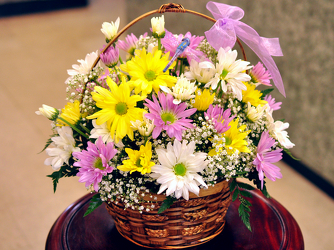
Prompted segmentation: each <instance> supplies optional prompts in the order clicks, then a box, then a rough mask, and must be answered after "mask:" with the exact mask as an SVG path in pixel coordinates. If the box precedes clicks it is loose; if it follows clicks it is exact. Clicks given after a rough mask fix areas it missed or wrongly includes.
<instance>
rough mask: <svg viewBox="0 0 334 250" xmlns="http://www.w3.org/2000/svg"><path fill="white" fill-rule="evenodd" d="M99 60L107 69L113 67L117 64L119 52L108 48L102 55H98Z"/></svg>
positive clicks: (111, 47)
mask: <svg viewBox="0 0 334 250" xmlns="http://www.w3.org/2000/svg"><path fill="white" fill-rule="evenodd" d="M100 58H101V61H102V62H103V63H104V64H105V65H106V66H107V67H110V68H112V67H115V66H116V65H117V63H118V58H119V50H118V48H114V47H113V46H110V47H109V48H108V49H107V50H106V51H105V52H104V53H101V54H100Z"/></svg>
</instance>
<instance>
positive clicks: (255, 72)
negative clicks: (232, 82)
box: [249, 62, 272, 86]
mask: <svg viewBox="0 0 334 250" xmlns="http://www.w3.org/2000/svg"><path fill="white" fill-rule="evenodd" d="M249 75H250V77H251V78H252V80H251V81H252V82H253V83H255V84H256V83H258V84H263V85H267V86H271V84H270V79H272V77H271V75H270V73H269V71H268V70H266V69H265V68H264V67H263V64H262V63H260V62H258V63H257V64H256V65H255V66H254V67H253V69H252V70H251V72H250V73H249Z"/></svg>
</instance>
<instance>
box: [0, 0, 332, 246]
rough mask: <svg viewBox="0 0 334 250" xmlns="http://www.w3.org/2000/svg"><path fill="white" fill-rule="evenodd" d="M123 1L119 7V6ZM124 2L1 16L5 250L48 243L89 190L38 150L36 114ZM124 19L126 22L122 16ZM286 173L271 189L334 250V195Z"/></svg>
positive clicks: (54, 101)
mask: <svg viewBox="0 0 334 250" xmlns="http://www.w3.org/2000/svg"><path fill="white" fill-rule="evenodd" d="M115 6H116V7H115ZM125 14H126V13H125V7H124V2H122V1H120V0H119V1H103V0H95V1H91V4H90V6H89V7H87V8H80V9H71V10H62V11H56V12H50V13H41V14H33V15H25V16H18V17H10V18H2V19H0V58H1V60H0V75H1V81H0V100H1V101H0V103H1V105H0V117H1V120H0V138H1V144H0V159H1V160H0V171H1V174H0V183H1V184H0V185H1V188H0V196H1V206H0V221H1V223H0V249H1V250H2V249H3V250H11V249H21V250H25V249H27V250H28V249H43V248H44V246H45V241H46V237H47V234H48V232H49V230H50V228H51V226H52V224H53V222H54V221H55V220H56V219H57V217H58V216H59V214H60V213H61V212H62V211H63V210H64V209H65V208H66V207H67V206H68V205H70V204H71V203H72V202H74V201H75V200H77V199H78V198H79V197H81V196H82V195H84V194H86V192H87V191H86V189H85V188H84V186H83V185H82V184H80V183H79V182H77V179H76V178H69V179H63V180H60V184H59V187H58V190H57V192H56V193H53V189H52V182H51V179H49V178H46V175H48V174H50V173H51V172H52V169H51V168H50V167H48V166H45V165H43V162H44V159H45V157H46V155H45V153H41V154H38V153H39V152H40V151H41V149H42V148H43V146H44V143H45V142H46V140H47V138H48V136H49V133H50V131H51V130H50V125H49V121H48V120H47V119H45V118H44V117H40V116H37V115H35V111H36V110H37V109H38V108H39V107H40V106H41V104H43V103H44V104H48V105H50V106H54V107H57V108H61V107H63V106H64V103H65V85H64V81H65V79H66V78H67V73H66V70H67V69H69V68H71V65H72V64H74V63H76V60H77V59H82V58H84V57H85V55H86V54H87V53H90V52H92V51H95V50H97V49H99V48H100V47H101V44H102V43H103V40H104V37H103V35H102V33H101V32H100V27H101V24H102V22H103V21H111V20H115V19H116V17H118V16H120V17H121V27H123V26H124V25H125V18H124V17H125ZM122 18H123V22H122ZM278 165H279V167H281V169H282V173H283V176H284V178H283V179H282V180H278V181H276V182H270V183H268V190H269V192H270V194H271V195H272V196H273V197H274V198H275V199H276V200H278V201H279V202H280V203H281V204H282V205H283V206H285V207H286V208H287V209H288V210H289V211H290V213H291V214H292V215H293V216H294V218H295V219H296V221H297V222H298V224H299V225H300V228H301V230H302V233H303V236H304V241H305V246H306V249H308V250H313V249H316V250H319V249H320V250H321V249H322V250H330V249H333V245H334V237H333V233H334V231H333V225H334V201H333V200H332V199H331V198H329V197H328V196H326V195H325V194H324V193H322V192H321V191H320V190H319V189H317V188H316V187H315V186H313V185H312V184H311V183H309V182H308V181H307V180H305V179H304V178H303V177H302V176H300V175H299V174H298V173H296V172H295V171H294V170H292V169H291V168H290V167H289V166H287V165H285V164H284V163H282V162H280V163H278Z"/></svg>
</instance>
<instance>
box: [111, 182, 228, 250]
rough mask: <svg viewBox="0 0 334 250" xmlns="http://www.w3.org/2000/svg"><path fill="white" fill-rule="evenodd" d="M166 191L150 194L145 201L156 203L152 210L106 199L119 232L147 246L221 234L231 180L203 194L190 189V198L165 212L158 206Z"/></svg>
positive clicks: (172, 245) (187, 243)
mask: <svg viewBox="0 0 334 250" xmlns="http://www.w3.org/2000/svg"><path fill="white" fill-rule="evenodd" d="M165 198H166V196H164V195H154V194H146V195H145V196H144V197H143V200H144V201H147V202H143V203H142V204H141V205H143V206H144V207H145V208H146V207H148V206H151V205H152V204H154V208H151V211H149V212H147V211H143V212H142V213H140V212H139V211H137V210H133V209H130V208H127V209H124V208H125V206H124V203H122V202H117V204H116V203H115V202H111V203H109V204H108V203H106V208H107V210H108V212H109V214H110V215H111V216H112V218H113V219H114V221H115V225H116V228H117V230H118V232H119V233H120V234H121V235H122V236H123V237H124V238H126V239H128V240H130V241H131V242H133V243H135V244H137V245H139V246H142V247H146V248H156V249H180V248H186V247H192V246H196V245H200V244H203V243H205V242H208V241H209V240H211V239H213V238H214V237H216V236H217V235H218V234H220V233H221V232H222V231H223V229H224V226H225V215H226V212H227V209H228V207H229V206H230V204H231V194H230V190H229V182H227V181H222V182H219V183H217V184H216V185H215V186H213V187H209V188H208V189H201V190H200V193H199V196H197V195H194V194H192V193H190V197H189V200H188V201H187V200H184V199H178V200H177V201H175V202H174V203H173V205H172V206H171V207H170V208H169V209H166V210H165V211H164V212H163V213H160V214H158V210H159V208H160V206H161V204H162V202H163V201H164V200H165Z"/></svg>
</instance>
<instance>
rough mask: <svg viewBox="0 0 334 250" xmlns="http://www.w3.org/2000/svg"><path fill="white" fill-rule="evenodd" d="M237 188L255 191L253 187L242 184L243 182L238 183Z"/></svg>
mask: <svg viewBox="0 0 334 250" xmlns="http://www.w3.org/2000/svg"><path fill="white" fill-rule="evenodd" d="M238 186H239V187H241V188H243V189H246V190H254V189H255V187H253V186H252V185H249V184H247V183H243V182H239V183H238Z"/></svg>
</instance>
